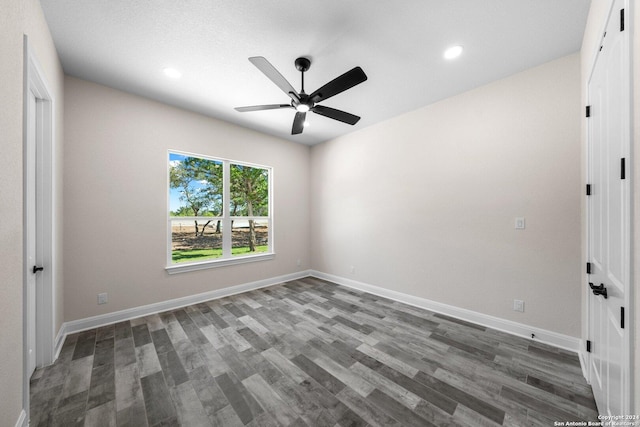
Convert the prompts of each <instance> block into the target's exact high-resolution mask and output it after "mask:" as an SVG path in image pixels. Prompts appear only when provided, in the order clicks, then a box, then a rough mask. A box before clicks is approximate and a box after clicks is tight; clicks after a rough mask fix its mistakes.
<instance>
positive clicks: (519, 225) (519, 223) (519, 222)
mask: <svg viewBox="0 0 640 427" xmlns="http://www.w3.org/2000/svg"><path fill="white" fill-rule="evenodd" d="M516 230H524V217H517V218H516Z"/></svg>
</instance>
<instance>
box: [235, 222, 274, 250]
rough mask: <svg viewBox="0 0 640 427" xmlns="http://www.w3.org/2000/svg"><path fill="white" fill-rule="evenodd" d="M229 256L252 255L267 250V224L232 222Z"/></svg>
mask: <svg viewBox="0 0 640 427" xmlns="http://www.w3.org/2000/svg"><path fill="white" fill-rule="evenodd" d="M232 224H233V225H232V226H231V229H232V233H231V255H233V256H236V255H252V254H257V253H260V252H267V251H268V250H269V222H268V221H267V220H244V219H243V220H240V219H236V220H234V221H233V222H232Z"/></svg>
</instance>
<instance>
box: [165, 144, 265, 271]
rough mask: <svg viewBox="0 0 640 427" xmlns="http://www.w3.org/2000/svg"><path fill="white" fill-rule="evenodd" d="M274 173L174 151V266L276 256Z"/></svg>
mask: <svg viewBox="0 0 640 427" xmlns="http://www.w3.org/2000/svg"><path fill="white" fill-rule="evenodd" d="M269 172H270V169H268V168H264V167H256V166H249V165H244V164H240V163H236V162H233V161H228V160H219V159H211V158H204V157H196V156H193V155H186V154H180V153H175V152H170V153H169V227H170V234H171V248H170V252H171V256H170V259H171V263H174V264H175V263H185V262H202V261H208V260H216V259H224V258H231V257H234V258H235V257H239V256H249V255H255V254H258V253H265V252H270V245H269V242H270V240H271V239H270V228H271V227H270V224H271V218H270V214H269V213H270V211H269V185H270V180H269ZM225 196H226V197H227V198H228V201H225Z"/></svg>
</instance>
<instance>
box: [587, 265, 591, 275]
mask: <svg viewBox="0 0 640 427" xmlns="http://www.w3.org/2000/svg"><path fill="white" fill-rule="evenodd" d="M587 274H591V263H590V262H588V263H587Z"/></svg>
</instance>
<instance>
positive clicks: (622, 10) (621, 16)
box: [620, 9, 624, 31]
mask: <svg viewBox="0 0 640 427" xmlns="http://www.w3.org/2000/svg"><path fill="white" fill-rule="evenodd" d="M620 31H624V9H620Z"/></svg>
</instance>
